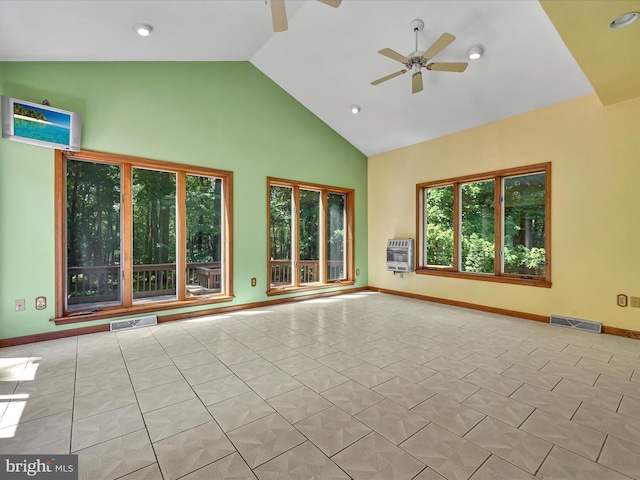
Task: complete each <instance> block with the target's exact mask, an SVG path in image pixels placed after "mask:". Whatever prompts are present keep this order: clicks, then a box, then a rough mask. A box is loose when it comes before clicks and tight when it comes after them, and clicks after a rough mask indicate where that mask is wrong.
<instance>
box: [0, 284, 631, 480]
mask: <svg viewBox="0 0 640 480" xmlns="http://www.w3.org/2000/svg"><path fill="white" fill-rule="evenodd" d="M638 412H640V341H638V340H632V339H628V338H621V337H614V336H609V335H597V334H593V333H587V332H580V331H574V330H570V329H564V328H560V327H552V326H550V325H546V324H542V323H537V322H531V321H527V320H520V319H515V318H510V317H506V316H500V315H494V314H489V313H482V312H477V311H472V310H465V309H461V308H455V307H449V306H443V305H438V304H432V303H427V302H422V301H418V300H412V299H406V298H401V297H395V296H391V295H384V294H377V293H372V292H365V293H357V294H347V295H342V296H337V297H333V298H327V299H322V300H311V301H305V302H300V303H293V304H285V305H279V306H273V307H264V308H261V309H255V310H246V311H240V312H237V313H234V314H221V315H215V316H210V317H204V318H199V319H193V320H188V321H182V322H171V323H166V324H161V325H158V326H156V327H149V328H141V329H135V330H128V331H122V332H118V333H99V334H93V335H85V336H80V337H71V338H65V339H60V340H54V341H48V342H42V343H37V344H29V345H23V346H17V347H11V348H4V349H0V453H22V454H28V453H48V454H49V453H57V454H60V453H74V454H78V456H79V465H80V478H81V479H117V478H121V479H129V480H132V479H147V480H157V479H164V480H173V479H186V480H196V479H202V480H213V479H224V478H234V479H243V478H247V479H251V478H253V479H255V478H256V477H257V478H259V479H288V478H291V479H294V478H296V479H298V478H322V479H348V478H353V479H356V480H360V479H362V480H365V479H367V480H368V479H380V480H401V479H407V480H409V479H416V480H434V479H442V478H446V479H450V480H467V479H471V480H483V479H491V480H496V479H505V480H517V479H520V478H522V479H533V478H540V479H541V478H544V479H563V480H566V479H580V480H589V479H594V480H596V479H597V480H609V479H612V480H613V479H629V478H634V479H640V460H638V459H639V458H640V413H638Z"/></svg>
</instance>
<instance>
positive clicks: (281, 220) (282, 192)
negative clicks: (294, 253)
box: [269, 186, 293, 260]
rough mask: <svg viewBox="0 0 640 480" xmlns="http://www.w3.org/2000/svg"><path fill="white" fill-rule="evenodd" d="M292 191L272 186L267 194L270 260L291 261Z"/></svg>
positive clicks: (287, 188)
mask: <svg viewBox="0 0 640 480" xmlns="http://www.w3.org/2000/svg"><path fill="white" fill-rule="evenodd" d="M292 195H293V189H292V188H290V187H279V186H272V187H271V191H270V193H269V196H270V198H269V210H270V217H271V218H270V232H269V237H270V238H269V246H270V249H271V252H270V253H271V260H290V259H291V219H292V213H293V212H292V205H293V200H292Z"/></svg>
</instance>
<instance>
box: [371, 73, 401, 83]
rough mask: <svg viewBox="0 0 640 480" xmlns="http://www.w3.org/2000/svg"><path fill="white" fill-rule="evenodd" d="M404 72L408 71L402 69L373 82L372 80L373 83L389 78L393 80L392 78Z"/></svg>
mask: <svg viewBox="0 0 640 480" xmlns="http://www.w3.org/2000/svg"><path fill="white" fill-rule="evenodd" d="M403 73H407V71H406V70H400V71H399V72H396V73H392V74H391V75H387V76H386V77H382V78H379V79H378V80H374V81H373V82H371V85H378V84H380V83H382V82H386V81H387V80H391V79H392V78H395V77H397V76H398V75H402V74H403Z"/></svg>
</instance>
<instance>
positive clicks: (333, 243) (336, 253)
mask: <svg viewBox="0 0 640 480" xmlns="http://www.w3.org/2000/svg"><path fill="white" fill-rule="evenodd" d="M346 204H347V196H346V195H345V194H342V193H329V194H328V195H327V208H328V218H327V224H328V225H327V243H328V245H327V252H328V258H327V260H328V271H327V280H328V281H330V282H331V281H336V280H343V279H345V278H346V248H345V242H346V238H345V224H346V217H347V211H346Z"/></svg>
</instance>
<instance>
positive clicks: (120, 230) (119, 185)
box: [56, 151, 232, 320]
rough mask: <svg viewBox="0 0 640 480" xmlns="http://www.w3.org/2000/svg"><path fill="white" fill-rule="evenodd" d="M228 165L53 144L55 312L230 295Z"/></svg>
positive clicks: (73, 313)
mask: <svg viewBox="0 0 640 480" xmlns="http://www.w3.org/2000/svg"><path fill="white" fill-rule="evenodd" d="M231 181H232V174H231V173H230V172H225V171H217V170H210V169H205V168H199V167H189V166H185V165H177V164H170V163H164V162H158V161H152V160H143V159H137V158H132V157H122V156H118V155H110V154H102V153H95V152H85V151H82V152H78V153H68V152H62V151H58V152H56V199H57V203H56V231H57V235H56V249H57V250H56V275H57V284H56V290H57V291H56V300H57V304H56V317H58V318H59V319H61V318H64V317H67V318H71V317H73V318H84V319H87V320H89V319H91V320H93V319H95V318H100V316H101V315H105V316H112V315H114V314H119V313H122V314H127V313H134V312H138V311H153V310H161V309H166V308H175V307H176V306H181V304H182V303H184V302H190V303H188V304H193V302H196V303H197V302H200V303H210V302H215V301H225V300H230V299H231V297H232V291H231V282H230V278H231V256H230V254H229V252H230V242H231V231H230V228H229V227H230V212H231Z"/></svg>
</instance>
